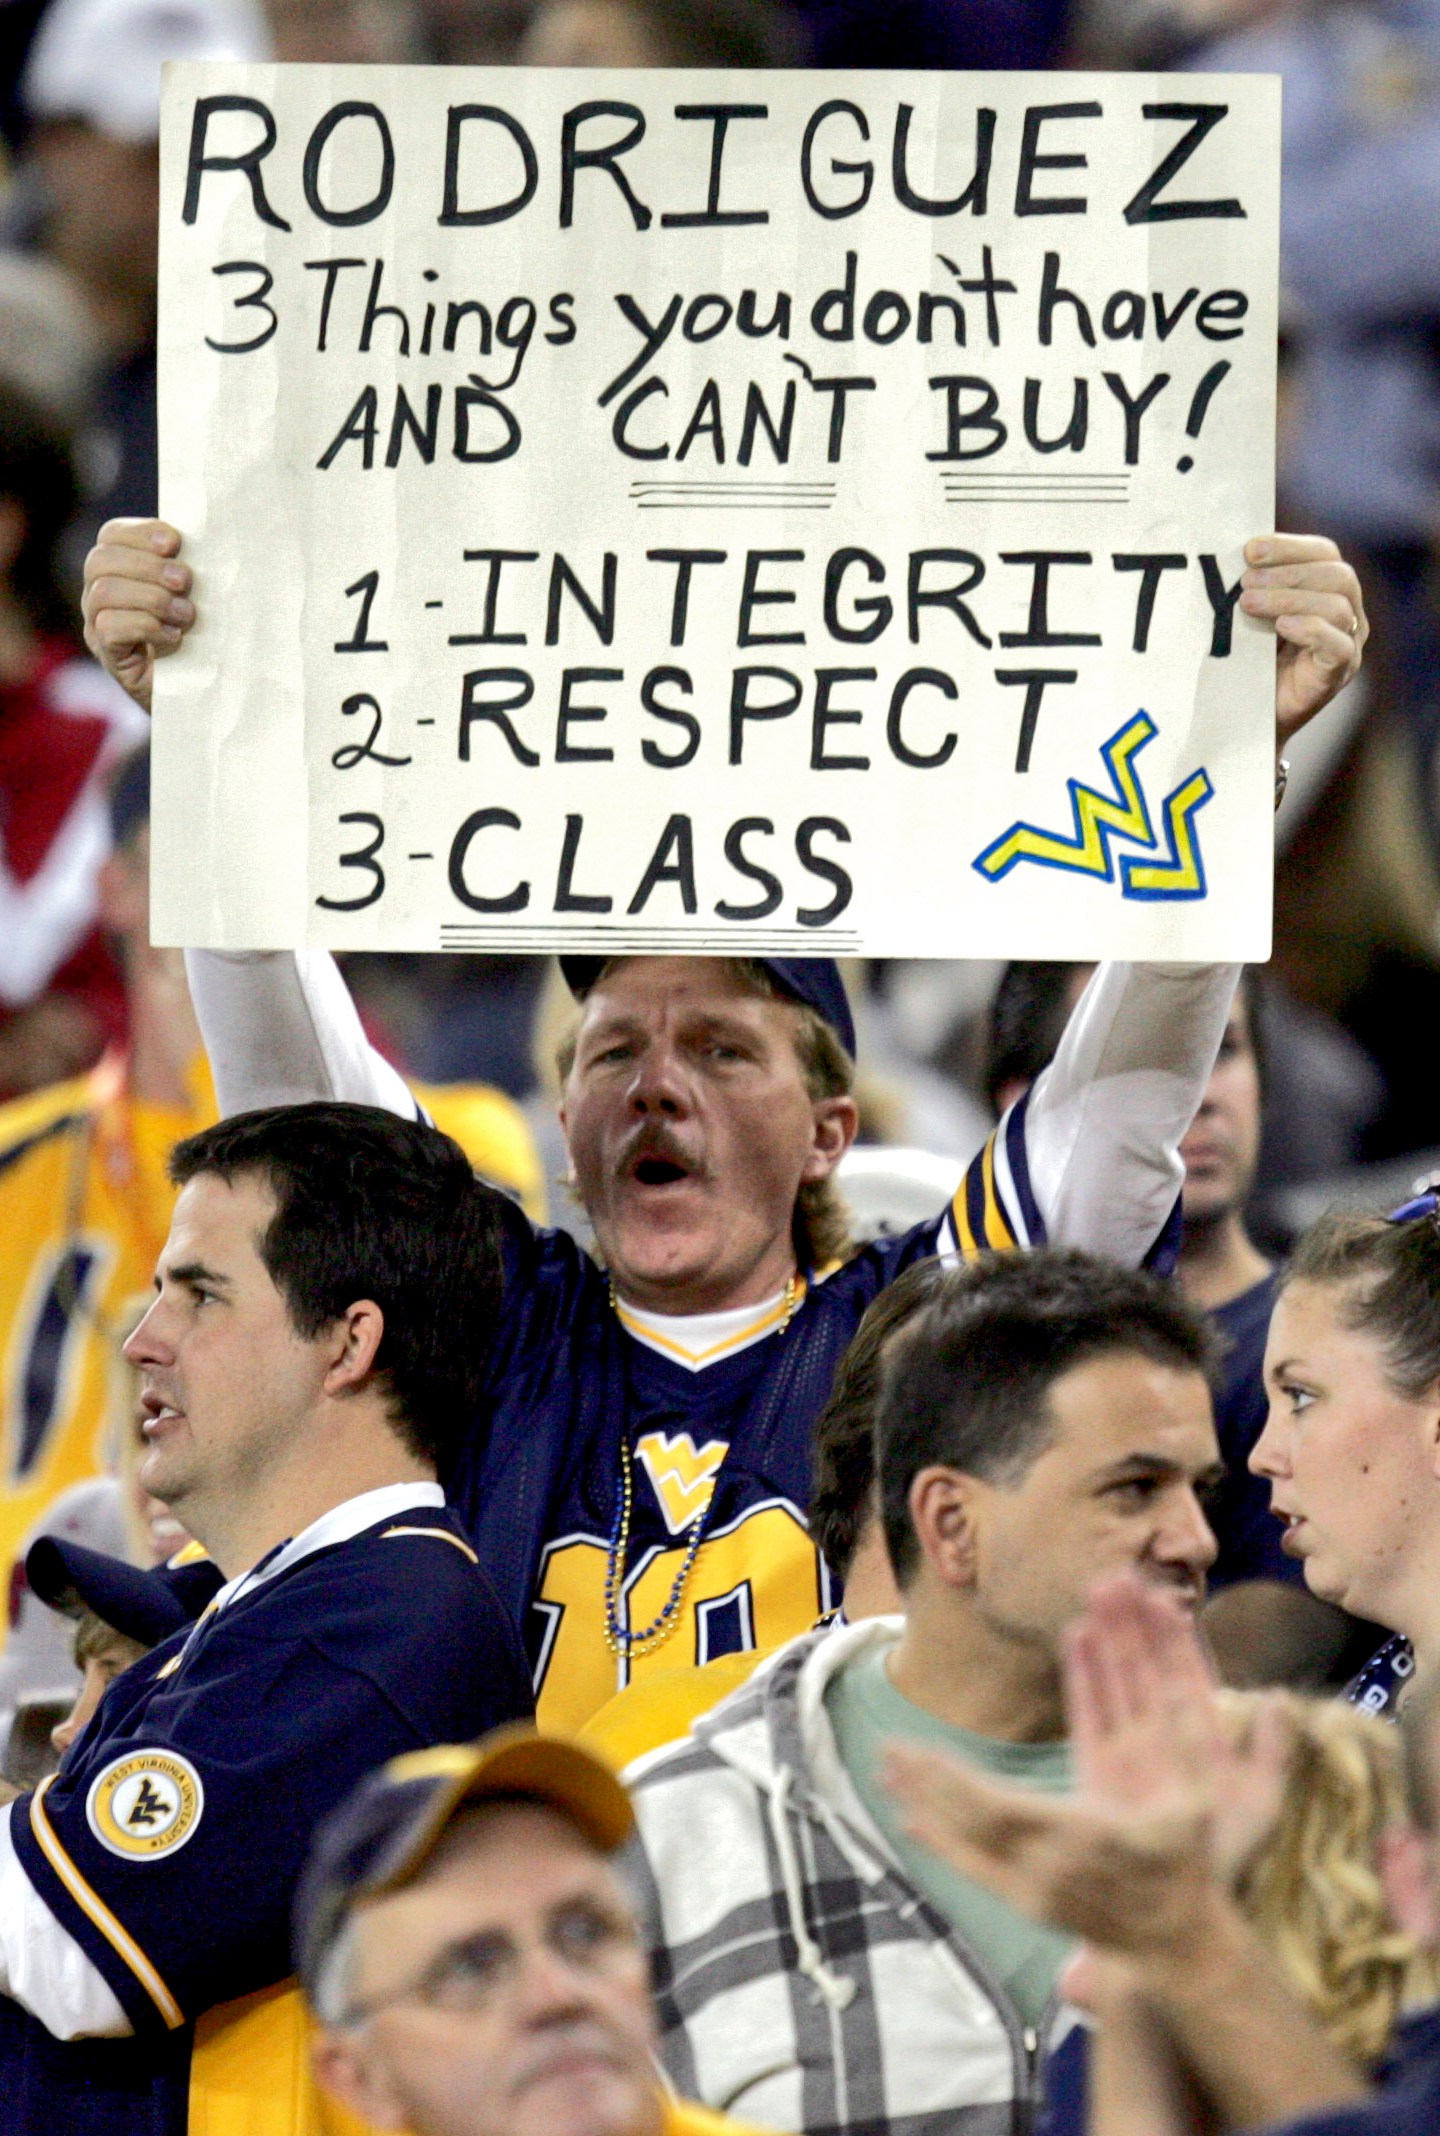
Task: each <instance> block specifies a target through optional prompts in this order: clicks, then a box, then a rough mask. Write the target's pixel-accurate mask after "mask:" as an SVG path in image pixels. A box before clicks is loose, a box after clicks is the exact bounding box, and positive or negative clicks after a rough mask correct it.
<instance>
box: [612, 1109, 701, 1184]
mask: <svg viewBox="0 0 1440 2136" xmlns="http://www.w3.org/2000/svg"><path fill="white" fill-rule="evenodd" d="M646 1157H654V1158H657V1159H659V1160H660V1162H661V1163H664V1164H673V1165H678V1166H679V1168H680V1169H681V1171H683V1172H686V1173H688V1174H689V1175H690V1177H691V1178H694V1179H703V1178H704V1177H705V1172H706V1168H705V1166H704V1165H702V1164H701V1162H700V1161H699V1159H698V1158H697V1157H696V1155H695V1153H694V1151H693V1150H691V1149H689V1148H687V1146H686V1144H685V1141H684V1139H683V1137H682V1136H680V1135H678V1134H677V1133H676V1132H675V1130H674V1129H673V1128H670V1127H667V1126H666V1125H665V1123H664V1121H662V1120H642V1121H641V1123H640V1125H639V1126H638V1127H636V1128H634V1129H633V1130H632V1131H631V1133H630V1134H628V1135H627V1136H626V1137H625V1140H624V1141H623V1142H622V1143H621V1145H620V1151H619V1155H618V1156H617V1158H616V1160H615V1169H616V1171H617V1172H618V1173H620V1174H621V1176H622V1177H623V1176H625V1175H627V1174H628V1173H629V1172H630V1171H631V1170H632V1169H633V1167H634V1166H635V1165H637V1164H639V1163H640V1161H641V1160H642V1158H646Z"/></svg>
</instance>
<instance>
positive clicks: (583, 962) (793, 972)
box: [560, 944, 855, 1061]
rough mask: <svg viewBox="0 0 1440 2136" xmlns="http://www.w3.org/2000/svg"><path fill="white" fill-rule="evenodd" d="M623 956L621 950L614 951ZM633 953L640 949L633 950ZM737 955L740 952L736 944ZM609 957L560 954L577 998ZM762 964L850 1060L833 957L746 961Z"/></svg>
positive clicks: (848, 1026)
mask: <svg viewBox="0 0 1440 2136" xmlns="http://www.w3.org/2000/svg"><path fill="white" fill-rule="evenodd" d="M616 954H617V956H618V955H623V954H624V952H623V951H617V952H616ZM635 954H636V955H639V954H640V952H639V951H636V952H635ZM736 954H737V955H740V954H742V952H741V950H740V946H739V945H738V944H737V945H736ZM612 961H613V960H612V959H611V958H609V957H562V958H561V959H560V969H561V971H562V972H563V973H564V974H565V984H566V985H567V986H568V987H569V989H570V991H571V993H572V994H573V995H574V996H575V999H576V1000H577V1001H583V1000H584V999H585V996H586V995H587V994H588V993H589V991H590V989H591V987H592V986H594V984H595V982H596V980H597V979H598V978H599V977H600V974H601V972H603V971H604V969H605V967H606V965H607V964H609V963H611V962H612ZM749 961H750V962H751V963H754V964H761V965H763V966H764V968H765V970H766V971H767V972H769V974H770V976H771V978H772V979H773V980H774V981H775V984H776V985H777V986H778V987H779V988H780V989H781V990H782V992H784V993H786V994H788V995H789V996H790V999H791V1000H792V1001H803V1002H804V1004H805V1006H806V1008H807V1009H813V1010H814V1011H815V1014H816V1015H817V1016H818V1017H820V1019H821V1020H822V1022H824V1023H827V1024H829V1026H830V1028H831V1030H832V1031H833V1032H834V1033H835V1036H836V1037H837V1038H838V1039H839V1041H840V1043H841V1045H842V1046H843V1047H844V1048H845V1051H846V1052H847V1053H848V1054H849V1056H850V1058H851V1060H852V1061H853V1060H854V1058H855V1020H854V1018H853V1017H852V1016H851V1014H850V1000H849V996H848V995H847V994H846V992H845V982H844V980H843V979H842V978H841V977H840V967H839V965H838V964H837V963H836V962H835V959H834V958H833V957H754V958H751V959H750V960H749Z"/></svg>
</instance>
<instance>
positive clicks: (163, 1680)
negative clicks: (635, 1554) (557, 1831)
mask: <svg viewBox="0 0 1440 2136" xmlns="http://www.w3.org/2000/svg"><path fill="white" fill-rule="evenodd" d="M187 1640H188V1642H189V1643H188V1645H187ZM530 1706H531V1697H530V1686H529V1677H528V1670H527V1667H526V1663H525V1657H524V1654H523V1651H522V1650H521V1648H520V1644H519V1641H518V1639H517V1638H516V1635H515V1631H514V1628H513V1625H512V1623H511V1621H510V1617H509V1614H508V1612H507V1611H506V1610H505V1609H504V1608H503V1607H502V1605H501V1603H500V1602H499V1600H498V1598H497V1597H496V1595H495V1593H494V1591H493V1589H492V1588H491V1586H490V1583H489V1581H488V1580H487V1579H486V1577H485V1575H484V1574H483V1573H482V1572H481V1571H480V1569H479V1567H478V1565H477V1563H476V1559H475V1553H474V1551H473V1550H472V1548H471V1546H470V1545H469V1543H468V1542H466V1541H465V1539H464V1538H463V1536H462V1534H461V1531H460V1527H459V1524H458V1523H457V1522H456V1521H455V1520H454V1519H453V1518H452V1516H451V1515H450V1514H449V1513H448V1512H446V1511H444V1510H443V1509H441V1508H437V1507H430V1506H424V1507H419V1508H412V1509H409V1510H406V1511H405V1512H402V1513H400V1514H398V1515H394V1516H392V1517H391V1518H389V1519H387V1520H384V1521H382V1522H380V1523H378V1524H377V1525H376V1526H374V1527H371V1528H368V1529H366V1530H365V1531H364V1532H363V1533H362V1534H360V1535H357V1536H354V1537H351V1538H350V1539H348V1540H346V1541H342V1542H337V1543H334V1544H331V1545H329V1546H328V1547H325V1548H322V1549H320V1550H317V1551H315V1552H314V1553H312V1554H311V1555H309V1556H306V1557H302V1558H300V1559H299V1560H297V1561H296V1562H295V1563H293V1564H291V1565H290V1566H288V1568H286V1569H283V1570H280V1571H277V1572H276V1573H275V1574H274V1575H273V1576H272V1577H270V1578H268V1579H265V1580H263V1581H261V1582H260V1583H259V1584H258V1585H256V1586H254V1587H252V1588H250V1589H248V1590H247V1591H245V1592H242V1593H240V1594H239V1595H237V1597H236V1599H235V1600H234V1601H233V1602H231V1603H229V1604H228V1605H227V1606H226V1607H225V1608H224V1609H222V1610H220V1611H218V1612H217V1613H215V1614H213V1615H210V1616H207V1617H205V1618H202V1620H201V1621H200V1623H199V1625H198V1626H197V1627H194V1628H193V1629H192V1630H191V1631H190V1632H189V1633H176V1634H175V1636H174V1637H173V1638H172V1639H169V1640H167V1641H166V1642H165V1643H164V1644H163V1645H161V1646H159V1647H156V1648H155V1649H154V1651H153V1652H152V1653H151V1654H149V1655H147V1656H146V1657H145V1659H144V1660H143V1661H141V1662H138V1663H136V1664H135V1666H134V1667H133V1668H131V1669H128V1670H126V1672H125V1673H124V1675H122V1676H120V1677H119V1678H117V1680H116V1681H115V1683H114V1684H113V1685H112V1686H111V1688H110V1689H109V1691H108V1692H107V1693H106V1695H105V1698H104V1700H103V1701H102V1703H101V1706H100V1709H99V1711H98V1713H97V1714H96V1715H95V1718H94V1719H93V1720H92V1721H91V1723H90V1725H89V1726H88V1727H87V1728H86V1729H85V1731H84V1732H83V1734H82V1735H81V1736H80V1737H79V1739H78V1741H77V1742H76V1743H75V1744H74V1745H73V1746H72V1748H71V1750H70V1751H69V1753H68V1754H67V1756H66V1757H65V1759H64V1760H63V1762H62V1764H61V1768H60V1771H59V1773H58V1774H57V1775H56V1777H55V1778H54V1779H53V1780H50V1781H46V1782H45V1783H43V1784H42V1785H41V1786H40V1787H39V1788H37V1789H36V1791H35V1793H34V1794H33V1795H32V1796H27V1797H22V1798H21V1800H20V1801H19V1802H17V1803H16V1804H15V1805H14V1806H13V1808H12V1810H11V1833H12V1838H13V1841H14V1845H15V1850H16V1853H17V1854H18V1856H19V1859H20V1863H21V1866H22V1867H23V1869H24V1870H25V1873H26V1874H27V1876H28V1877H29V1878H30V1881H31V1882H32V1883H33V1884H34V1886H35V1888H36V1890H37V1891H38V1892H39V1893H40V1895H41V1897H42V1898H43V1899H44V1900H45V1902H46V1904H47V1905H48V1906H49V1908H50V1910H51V1911H52V1913H54V1915H55V1916H56V1918H57V1919H58V1920H59V1922H60V1924H61V1926H62V1927H63V1928H65V1929H66V1930H68V1932H69V1933H70V1935H71V1936H73V1937H74V1939H75V1940H76V1942H77V1943H79V1944H80V1946H81V1948H82V1949H83V1950H84V1951H85V1953H86V1955H87V1956H88V1957H89V1958H90V1960H91V1962H92V1963H93V1964H94V1965H95V1966H96V1967H97V1968H98V1970H99V1971H100V1973H101V1974H102V1975H103V1976H104V1978H105V1980H106V1981H107V1982H108V1983H109V1985H110V1987H111V1989H112V1990H113V1992H114V1994H115V1996H116V1997H117V1999H118V2000H119V2002H120V2004H121V2005H122V2007H123V2008H124V2010H125V2012H126V2015H127V2016H128V2017H129V2019H130V2021H131V2024H132V2025H133V2026H134V2029H135V2034H136V2037H135V2039H134V2040H133V2041H118V2042H109V2041H98V2040H97V2041H81V2042H76V2043H70V2044H67V2043H63V2042H58V2041H56V2040H55V2039H53V2038H52V2037H51V2035H50V2034H49V2033H48V2032H47V2031H46V2030H45V2028H44V2027H43V2026H42V2025H41V2024H40V2023H39V2022H38V2020H36V2019H34V2018H31V2017H29V2016H28V2015H27V2014H26V2013H25V2012H24V2011H23V2010H22V2009H21V2008H20V2006H19V2005H18V2004H17V2003H14V2002H12V2001H10V2000H8V1998H5V1997H0V2099H3V2101H4V2107H3V2112H0V2126H3V2128H4V2130H5V2136H22V2132H23V2136H29V2132H32V2131H33V2132H34V2136H60V2132H61V2131H62V2130H63V2132H64V2136H116V2132H118V2131H119V2130H121V2129H123V2130H125V2131H127V2132H132V2131H139V2130H144V2131H146V2132H147V2136H149V2132H150V2131H152V2130H153V2131H154V2132H155V2136H178V2132H180V2131H183V2130H184V2129H185V2127H186V2124H187V2110H186V2092H187V2087H188V2076H189V2056H188V2041H189V2036H190V2028H191V2026H192V2024H193V2022H194V2020H195V2019H196V2018H197V2017H199V2016H201V2014H202V2013H205V2012H207V2011H211V2010H213V2008H214V2006H216V2005H220V2004H224V2003H227V2002H230V2001H233V2000H234V1999H236V1998H239V1997H243V1996H249V1995H252V1994H253V1993H254V1992H255V1991H257V1990H260V1989H263V1988H267V1987H269V1986H271V1985H272V1984H273V1983H275V1982H278V1981H281V1980H283V1979H284V1978H285V1977H286V1976H287V1975H288V1974H289V1972H290V1954H289V1925H290V1908H291V1903H292V1899H293V1896H294V1891H295V1884H296V1880H297V1878H298V1875H299V1872H300V1868H301V1865H302V1863H303V1861H304V1858H305V1854H306V1850H307V1847H308V1844H309V1838H310V1833H311V1831H312V1829H313V1827H314V1825H315V1824H316V1822H317V1821H318V1820H319V1819H320V1818H321V1817H323V1816H324V1815H325V1813H326V1812H327V1811H328V1810H330V1809H331V1808H332V1807H334V1805H335V1804H337V1803H338V1802H339V1801H340V1800H341V1799H342V1798H343V1797H344V1796H345V1795H346V1794H348V1793H349V1791H350V1789H351V1788H352V1787H353V1786H354V1785H355V1784H356V1782H357V1781H359V1779H360V1778H361V1777H362V1776H363V1775H364V1774H365V1773H367V1772H369V1771H371V1770H372V1769H373V1768H374V1767H375V1766H376V1765H378V1764H380V1763H382V1762H383V1761H384V1760H385V1759H387V1758H390V1757H394V1756H396V1755H397V1754H398V1753H399V1752H402V1751H407V1750H414V1749H417V1748H421V1747H423V1746H427V1745H429V1744H433V1743H438V1742H453V1741H457V1740H465V1739H468V1738H470V1737H474V1736H477V1735H480V1734H482V1733H483V1732H484V1731H485V1730H486V1729H489V1728H492V1727H494V1726H496V1725H498V1724H499V1723H500V1722H502V1721H506V1720H511V1719H514V1718H516V1717H518V1716H522V1715H525V1714H527V1713H528V1712H529V1710H530ZM60 2096H63V2097H64V2098H65V2100H66V2107H65V2111H64V2112H63V2113H61V2112H59V2111H58V2110H57V2104H56V2102H57V2098H58V2097H60Z"/></svg>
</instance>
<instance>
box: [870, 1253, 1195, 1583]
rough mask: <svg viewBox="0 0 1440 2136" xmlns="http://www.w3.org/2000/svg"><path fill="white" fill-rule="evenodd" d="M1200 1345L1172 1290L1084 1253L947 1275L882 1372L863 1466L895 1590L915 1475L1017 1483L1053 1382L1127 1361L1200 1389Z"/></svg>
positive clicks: (1038, 1447)
mask: <svg viewBox="0 0 1440 2136" xmlns="http://www.w3.org/2000/svg"><path fill="white" fill-rule="evenodd" d="M1212 1342H1213V1338H1212V1336H1211V1334H1210V1331H1209V1328H1208V1326H1207V1325H1206V1322H1205V1320H1204V1318H1203V1317H1202V1316H1201V1315H1200V1314H1199V1313H1197V1312H1195V1311H1194V1310H1193V1309H1192V1308H1191V1307H1190V1306H1188V1305H1186V1304H1185V1302H1184V1300H1183V1299H1182V1298H1181V1297H1180V1296H1179V1295H1178V1294H1177V1293H1176V1292H1175V1291H1173V1290H1171V1289H1169V1288H1167V1287H1166V1286H1165V1285H1164V1284H1162V1283H1160V1282H1158V1281H1157V1280H1156V1279H1155V1278H1154V1277H1153V1276H1148V1275H1144V1274H1141V1273H1139V1272H1136V1271H1132V1270H1129V1269H1123V1268H1116V1267H1114V1266H1112V1265H1111V1264H1109V1263H1107V1262H1104V1261H1097V1260H1093V1259H1092V1258H1091V1257H1090V1256H1089V1255H1088V1254H1083V1253H1076V1252H1073V1251H1069V1250H1063V1251H1062V1250H1059V1249H1054V1248H1048V1249H1045V1250H1044V1251H1041V1252H1038V1253H1029V1254H986V1255H982V1256H981V1258H980V1259H979V1260H977V1261H973V1262H971V1263H970V1264H969V1265H968V1266H967V1267H965V1268H963V1269H957V1270H955V1271H954V1272H953V1274H952V1276H951V1277H950V1278H949V1280H948V1281H947V1282H946V1283H945V1285H944V1288H943V1290H942V1291H941V1293H940V1294H939V1295H938V1296H937V1297H936V1298H934V1299H933V1300H932V1301H931V1302H930V1303H929V1304H928V1305H927V1306H926V1307H925V1309H924V1310H923V1311H922V1312H921V1313H920V1314H918V1315H917V1317H916V1319H915V1321H914V1323H913V1325H912V1326H910V1327H909V1328H907V1329H906V1330H905V1331H904V1333H903V1334H901V1335H900V1336H898V1337H896V1338H895V1339H894V1340H893V1341H892V1342H891V1344H890V1345H889V1348H888V1350H887V1352H886V1355H885V1358H884V1362H883V1369H882V1384H881V1390H880V1406H879V1411H878V1414H877V1416H876V1421H875V1441H876V1461H877V1466H878V1468H879V1473H880V1506H881V1514H882V1517H883V1519H884V1523H885V1546H886V1549H887V1550H888V1551H889V1554H890V1562H891V1565H892V1566H893V1567H894V1571H895V1577H896V1579H897V1580H898V1581H899V1582H900V1583H901V1585H902V1586H903V1585H905V1584H906V1583H907V1582H908V1581H909V1580H910V1579H911V1578H912V1577H913V1575H914V1574H915V1572H916V1571H917V1569H918V1567H919V1562H920V1547H919V1542H918V1539H917V1537H916V1534H915V1530H914V1527H913V1525H912V1523H911V1519H910V1487H911V1485H912V1484H913V1483H914V1481H915V1478H916V1477H917V1476H918V1475H919V1474H920V1471H921V1470H922V1469H927V1468H933V1467H937V1466H938V1467H942V1468H953V1469H959V1470H962V1471H963V1472H964V1473H966V1474H968V1475H972V1476H983V1477H985V1478H986V1479H987V1480H990V1481H993V1482H999V1483H1012V1482H1013V1483H1018V1482H1019V1481H1020V1479H1021V1478H1022V1477H1023V1476H1024V1474H1025V1472H1026V1470H1027V1469H1028V1468H1029V1467H1030V1464H1031V1462H1032V1461H1033V1460H1034V1459H1035V1457H1036V1456H1037V1455H1038V1454H1040V1453H1042V1452H1043V1451H1044V1449H1045V1447H1046V1446H1047V1445H1048V1444H1049V1442H1050V1439H1051V1436H1052V1431H1053V1419H1052V1416H1051V1412H1050V1404H1049V1394H1050V1389H1051V1388H1052V1387H1053V1386H1054V1384H1055V1382H1056V1380H1058V1379H1060V1378H1062V1377H1063V1376H1064V1374H1065V1373H1067V1372H1069V1371H1071V1370H1073V1369H1074V1367H1076V1366H1077V1365H1083V1364H1088V1363H1089V1362H1090V1360H1091V1359H1092V1358H1096V1357H1104V1356H1108V1355H1110V1354H1112V1353H1113V1352H1115V1351H1133V1352H1136V1353H1137V1354H1138V1355H1140V1356H1141V1357H1146V1358H1150V1359H1151V1360H1153V1361H1154V1362H1155V1363H1156V1364H1161V1365H1167V1366H1170V1367H1171V1368H1172V1369H1174V1370H1177V1371H1181V1372H1200V1373H1203V1374H1205V1376H1206V1377H1207V1379H1208V1378H1209V1377H1210V1374H1211V1371H1212V1355H1213V1353H1212Z"/></svg>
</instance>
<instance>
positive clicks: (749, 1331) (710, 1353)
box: [615, 1276, 805, 1372]
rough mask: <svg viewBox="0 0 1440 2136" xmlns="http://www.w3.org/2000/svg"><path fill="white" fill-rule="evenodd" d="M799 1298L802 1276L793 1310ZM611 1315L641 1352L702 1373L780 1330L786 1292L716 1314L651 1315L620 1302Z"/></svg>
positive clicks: (801, 1291) (730, 1307) (729, 1307)
mask: <svg viewBox="0 0 1440 2136" xmlns="http://www.w3.org/2000/svg"><path fill="white" fill-rule="evenodd" d="M804 1296H805V1279H804V1277H803V1276H802V1277H799V1278H798V1279H797V1281H796V1286H795V1304H796V1306H798V1305H799V1303H800V1301H801V1299H802V1298H803V1297H804ZM615 1310H616V1312H617V1314H618V1315H619V1317H620V1324H621V1326H622V1327H624V1328H625V1329H626V1330H627V1332H628V1333H629V1334H631V1335H633V1336H634V1337H635V1340H636V1341H637V1342H643V1343H644V1345H645V1347H646V1349H647V1350H655V1351H657V1352H658V1353H659V1355H660V1356H661V1357H668V1358H671V1359H673V1360H674V1362H675V1363H676V1364H680V1365H684V1366H685V1367H686V1369H687V1370H688V1371H690V1372H703V1371H704V1369H705V1367H706V1366H707V1365H713V1364H718V1363H719V1361H720V1359H721V1358H722V1357H735V1356H738V1354H739V1352H740V1351H741V1350H748V1349H749V1348H750V1346H751V1344H752V1343H756V1342H762V1341H763V1340H764V1338H765V1337H766V1336H767V1335H772V1334H774V1333H775V1332H776V1330H777V1329H779V1328H780V1327H782V1326H783V1325H784V1321H785V1311H786V1292H785V1291H783V1290H778V1291H776V1293H775V1295H774V1297H773V1298H765V1299H763V1300H762V1301H761V1302H760V1304H758V1305H732V1306H728V1307H727V1308H726V1309H725V1311H724V1312H722V1313H652V1312H650V1311H648V1310H647V1309H646V1308H645V1307H643V1306H639V1305H626V1304H625V1303H624V1301H623V1299H622V1300H618V1301H617V1302H616V1306H615Z"/></svg>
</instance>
